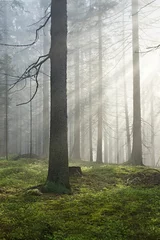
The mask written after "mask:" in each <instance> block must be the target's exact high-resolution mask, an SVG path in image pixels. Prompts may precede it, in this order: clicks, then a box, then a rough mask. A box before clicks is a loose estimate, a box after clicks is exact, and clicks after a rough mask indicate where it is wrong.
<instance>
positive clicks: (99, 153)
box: [96, 0, 103, 163]
mask: <svg viewBox="0 0 160 240" xmlns="http://www.w3.org/2000/svg"><path fill="white" fill-rule="evenodd" d="M100 6H101V1H100V0H99V11H98V41H99V47H98V48H99V75H98V78H99V82H98V138H97V159H96V162H98V163H102V108H103V107H102V18H101V11H100Z"/></svg>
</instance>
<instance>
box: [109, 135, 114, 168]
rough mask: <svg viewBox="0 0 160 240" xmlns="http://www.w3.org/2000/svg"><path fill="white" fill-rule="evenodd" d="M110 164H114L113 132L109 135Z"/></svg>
mask: <svg viewBox="0 0 160 240" xmlns="http://www.w3.org/2000/svg"><path fill="white" fill-rule="evenodd" d="M108 162H109V163H113V138H112V132H110V135H109V161H108Z"/></svg>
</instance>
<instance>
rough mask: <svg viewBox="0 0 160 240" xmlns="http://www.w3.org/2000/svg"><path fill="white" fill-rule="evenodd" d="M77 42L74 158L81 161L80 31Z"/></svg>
mask: <svg viewBox="0 0 160 240" xmlns="http://www.w3.org/2000/svg"><path fill="white" fill-rule="evenodd" d="M76 34H77V41H76V44H77V45H76V49H75V60H74V62H75V90H74V96H75V119H74V146H73V158H74V159H80V158H81V156H80V81H79V36H78V35H79V31H77V33H76Z"/></svg>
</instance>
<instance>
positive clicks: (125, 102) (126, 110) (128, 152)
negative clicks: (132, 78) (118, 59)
mask: <svg viewBox="0 0 160 240" xmlns="http://www.w3.org/2000/svg"><path fill="white" fill-rule="evenodd" d="M124 16H125V6H123V85H124V108H125V122H126V138H127V154H126V155H127V161H128V160H130V158H131V139H130V130H129V114H128V100H127V85H126V71H125V44H124V39H125V24H124V22H125V18H124Z"/></svg>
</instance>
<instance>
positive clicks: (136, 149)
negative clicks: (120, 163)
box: [131, 0, 143, 165]
mask: <svg viewBox="0 0 160 240" xmlns="http://www.w3.org/2000/svg"><path fill="white" fill-rule="evenodd" d="M132 28H133V29H132V31H133V33H132V44H133V148H132V155H131V163H132V164H133V165H143V163H142V139H141V97H140V66H139V27H138V0H132Z"/></svg>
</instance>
